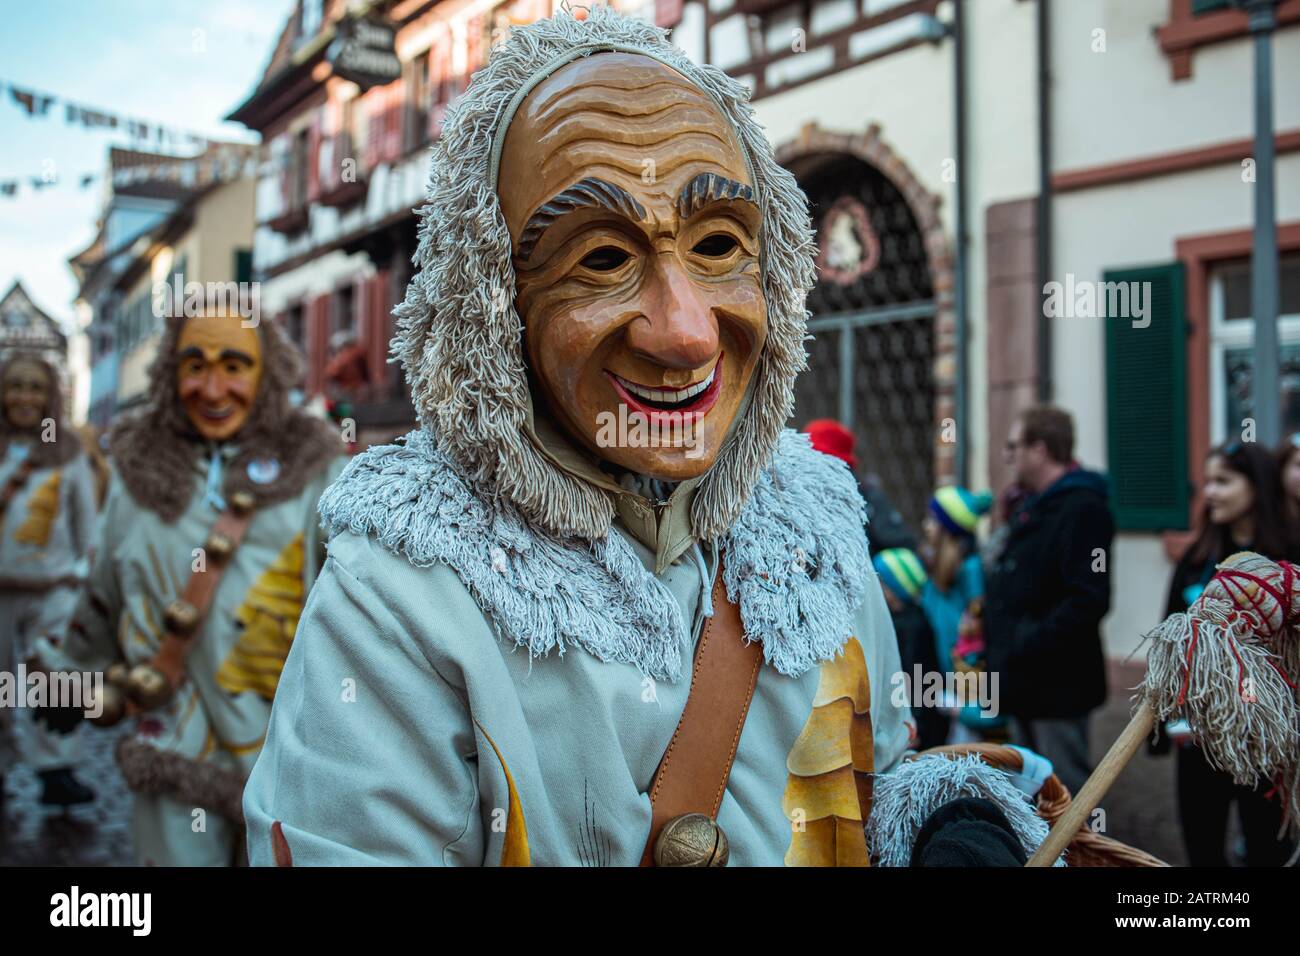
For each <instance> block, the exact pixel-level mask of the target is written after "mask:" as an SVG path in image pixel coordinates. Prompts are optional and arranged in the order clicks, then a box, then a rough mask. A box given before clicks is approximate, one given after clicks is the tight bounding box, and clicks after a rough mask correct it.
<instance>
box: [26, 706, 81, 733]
mask: <svg viewBox="0 0 1300 956" xmlns="http://www.w3.org/2000/svg"><path fill="white" fill-rule="evenodd" d="M32 719H33V720H35V721H38V722H43V723H44V724H45V725H46V726H47V727H49V728H50V730H51V731H53V732H54V733H56V734H70V733H72V732H73V731H74V730H76V729H77V725H78V724H80V723H81V722H82V720H84V719H85V714H84V713H83V712H82V710H81V708H79V707H37V708H36V711H35V713H34V714H33V715H32Z"/></svg>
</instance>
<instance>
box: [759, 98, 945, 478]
mask: <svg viewBox="0 0 1300 956" xmlns="http://www.w3.org/2000/svg"><path fill="white" fill-rule="evenodd" d="M836 154H839V155H848V156H853V157H855V158H857V159H859V160H861V161H862V162H864V163H866V164H867V165H868V166H871V167H873V168H875V169H876V170H878V171H879V172H880V173H881V175H883V176H884V177H885V178H886V179H888V180H889V181H890V182H892V183H893V184H894V186H895V187H896V188H897V189H898V191H899V192H900V193H901V194H902V196H903V199H904V200H905V201H906V202H907V206H908V208H909V209H910V210H911V212H912V216H913V218H914V219H915V220H916V226H917V229H919V230H920V232H921V238H922V240H923V241H924V243H925V251H926V258H927V261H928V264H929V268H930V283H931V286H932V288H933V289H934V305H935V316H934V337H935V341H934V365H933V373H932V374H933V378H934V414H935V439H934V478H935V483H936V484H946V483H950V482H953V481H955V480H956V464H957V462H956V446H955V444H954V443H949V442H944V441H943V440H942V438H941V434H942V432H941V426H942V423H943V421H944V419H947V418H952V419H954V420H955V419H956V417H957V398H956V396H957V316H956V313H955V312H954V308H953V289H954V268H955V265H954V258H953V251H952V242H951V240H950V239H949V236H948V233H947V231H946V230H945V229H944V226H943V221H942V220H941V219H940V217H939V204H940V203H941V202H942V197H940V196H938V195H936V194H935V193H932V192H930V191H929V190H928V189H926V188H925V186H923V185H922V184H921V181H920V180H919V179H917V178H916V174H915V173H913V172H912V169H911V167H910V166H909V165H908V164H907V163H906V162H905V161H904V160H903V159H902V158H901V157H900V156H899V155H898V154H897V153H896V152H894V150H893V148H892V147H891V146H890V145H889V144H888V143H887V142H886V141H885V140H884V139H882V138H881V136H880V126H879V124H877V123H872V124H870V125H869V126H868V127H867V128H866V129H865V130H864V131H863V132H860V133H845V132H838V131H835V130H829V129H823V128H822V127H821V126H819V125H818V124H817V123H815V122H813V123H808V124H806V125H804V126H803V127H802V128H801V129H800V130H799V132H798V134H797V135H796V136H795V137H794V138H793V139H790V140H787V141H785V142H784V143H780V144H779V145H778V146H777V147H776V161H777V162H778V163H780V164H781V165H782V166H785V167H786V168H787V169H790V170H791V171H792V172H794V173H795V175H796V176H797V175H799V172H800V167H803V166H805V165H806V164H807V162H808V161H810V160H814V159H816V158H818V157H823V156H831V155H836Z"/></svg>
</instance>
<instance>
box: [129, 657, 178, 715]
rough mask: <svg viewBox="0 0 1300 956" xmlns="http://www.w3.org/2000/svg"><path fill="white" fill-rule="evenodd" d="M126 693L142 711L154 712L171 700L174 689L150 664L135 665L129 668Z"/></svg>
mask: <svg viewBox="0 0 1300 956" xmlns="http://www.w3.org/2000/svg"><path fill="white" fill-rule="evenodd" d="M127 693H128V694H130V695H131V699H132V700H134V701H135V702H136V703H137V704H139V705H140V707H141V709H142V710H154V709H156V708H158V707H161V706H162V705H163V704H165V703H167V701H169V700H171V698H172V694H173V693H175V689H174V688H173V687H172V683H171V681H169V680H168V679H167V675H166V674H164V673H163V672H162V671H160V670H159V669H158V668H156V667H154V666H153V665H152V664H136V665H135V667H133V668H131V676H130V678H129V679H128V682H127Z"/></svg>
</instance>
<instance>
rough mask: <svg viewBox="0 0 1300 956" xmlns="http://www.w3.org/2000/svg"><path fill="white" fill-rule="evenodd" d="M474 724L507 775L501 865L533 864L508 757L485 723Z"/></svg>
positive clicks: (476, 722) (522, 811)
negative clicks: (502, 751)
mask: <svg viewBox="0 0 1300 956" xmlns="http://www.w3.org/2000/svg"><path fill="white" fill-rule="evenodd" d="M474 726H476V727H477V728H478V729H479V732H480V733H482V734H483V737H484V738H485V739H486V740H487V742H488V745H489V746H490V747H491V748H492V752H493V753H494V754H496V755H497V762H498V763H500V764H501V772H502V773H504V774H505V775H506V792H507V794H508V796H507V798H506V799H507V802H508V803H509V807H508V808H507V810H506V835H505V839H504V840H503V842H502V844H501V861H500V865H501V866H531V865H532V862H531V856H530V854H529V852H528V824H527V823H526V822H524V805H523V804H522V803H520V801H519V791H517V790H516V789H515V778H514V777H512V776H510V768H509V767H507V766H506V758H505V757H503V756H501V750H500V749H499V748H498V747H497V744H496V741H495V740H493V739H492V738H491V737H490V736H489V735H488V732H487V731H486V730H484V729H483V725H482V724H480V723H479V722H478V721H477V720H476V721H474Z"/></svg>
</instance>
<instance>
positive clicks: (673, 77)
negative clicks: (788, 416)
mask: <svg viewBox="0 0 1300 956" xmlns="http://www.w3.org/2000/svg"><path fill="white" fill-rule="evenodd" d="M497 188H498V194H499V198H500V202H501V208H502V211H503V213H504V215H505V220H506V225H507V226H508V228H509V230H510V238H511V242H512V244H513V251H514V268H515V275H516V278H517V290H518V298H517V300H516V307H517V309H518V312H519V314H520V316H521V317H522V319H523V322H524V345H525V350H526V353H527V357H528V363H529V366H530V370H531V372H532V374H533V376H534V380H535V382H536V384H537V387H538V389H539V390H540V392H541V393H542V394H541V396H540V397H541V398H542V400H543V401H544V402H545V404H546V406H547V407H548V408H549V410H550V412H551V415H552V417H553V418H554V420H555V421H556V422H557V423H558V424H559V425H560V426H561V427H563V428H564V429H565V430H566V432H567V433H568V434H569V435H570V437H571V438H573V439H574V440H576V441H577V442H579V443H580V444H581V445H583V446H584V447H586V448H588V449H591V450H592V451H594V452H595V453H596V454H597V455H599V457H601V458H603V459H605V460H607V461H610V462H613V463H615V464H616V465H619V466H621V467H623V468H626V469H628V470H630V471H632V472H635V473H637V474H642V475H647V476H650V477H653V478H659V479H663V480H668V481H680V480H682V479H685V478H691V477H695V476H697V475H700V474H703V473H704V472H705V471H706V470H707V469H708V468H709V467H710V466H711V465H712V464H713V462H714V460H715V459H716V458H717V456H718V452H719V451H720V450H721V447H722V443H723V440H724V439H725V438H726V436H727V433H728V429H729V428H730V426H731V423H732V420H733V419H734V418H735V417H736V415H737V414H738V413H739V411H740V408H741V403H742V400H743V398H744V395H745V390H746V387H747V386H748V384H749V380H750V378H751V377H752V375H753V374H754V368H755V366H756V364H757V362H758V358H759V355H760V354H761V352H762V349H763V343H764V342H765V341H766V338H767V306H766V303H765V301H764V299H763V290H762V284H761V281H760V275H759V264H758V262H759V259H758V257H759V248H760V247H759V235H760V228H759V227H760V222H761V215H760V211H759V208H758V205H757V203H756V202H755V199H754V190H753V181H752V178H751V176H750V174H749V171H748V169H747V166H746V163H745V158H744V153H743V151H742V149H741V147H740V144H739V142H738V140H737V138H736V135H735V133H734V131H733V130H732V128H731V126H730V124H729V123H728V122H727V121H726V120H725V119H724V118H723V116H722V114H721V112H720V111H719V110H718V108H717V106H716V105H715V104H714V103H713V101H712V100H710V99H709V97H708V95H707V94H706V93H704V92H703V91H701V90H699V89H697V88H695V87H694V86H692V85H691V84H690V83H688V82H687V81H686V80H685V79H684V78H683V77H682V76H681V75H680V74H678V73H677V72H675V71H674V70H672V69H671V68H669V67H667V66H665V65H663V64H662V63H660V62H658V61H657V60H654V59H652V58H650V57H646V56H638V55H636V54H629V53H598V54H595V55H593V56H589V57H584V58H582V59H580V60H578V61H576V62H574V63H571V64H569V65H567V66H565V67H564V68H562V69H560V70H558V71H557V72H556V73H555V74H554V75H553V76H551V77H549V78H547V79H546V80H544V81H542V82H541V83H540V84H538V86H537V87H536V88H535V89H533V90H532V92H531V93H530V94H529V95H528V96H527V97H526V98H525V99H524V101H523V103H522V104H521V106H520V108H519V111H518V112H517V113H516V114H515V117H514V119H513V122H512V123H511V125H510V128H509V130H508V131H507V133H506V136H505V141H504V144H503V149H502V154H501V166H500V175H499V178H498V187H497Z"/></svg>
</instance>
